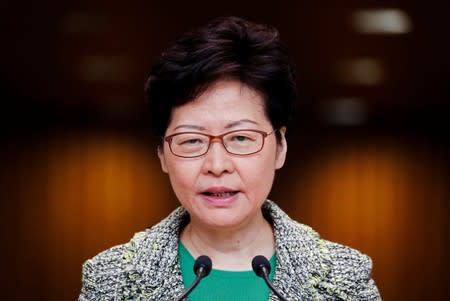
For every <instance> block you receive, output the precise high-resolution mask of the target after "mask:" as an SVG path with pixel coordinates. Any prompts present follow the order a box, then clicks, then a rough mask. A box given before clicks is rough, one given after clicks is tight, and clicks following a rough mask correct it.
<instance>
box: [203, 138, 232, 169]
mask: <svg viewBox="0 0 450 301" xmlns="http://www.w3.org/2000/svg"><path fill="white" fill-rule="evenodd" d="M204 160H205V161H204V162H203V167H202V169H203V173H204V174H212V175H214V176H220V175H222V174H223V173H232V172H233V171H234V163H233V159H232V158H231V154H230V153H228V152H227V150H226V149H225V147H224V146H223V144H222V142H221V141H217V140H216V141H211V145H210V146H209V150H208V152H207V153H206V155H205V158H204Z"/></svg>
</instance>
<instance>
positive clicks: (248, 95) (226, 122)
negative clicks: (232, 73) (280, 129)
mask: <svg viewBox="0 0 450 301" xmlns="http://www.w3.org/2000/svg"><path fill="white" fill-rule="evenodd" d="M239 120H247V121H249V122H244V123H242V122H241V123H239V122H238V121H239ZM252 122H253V123H254V124H257V125H261V126H264V125H266V124H268V125H270V122H269V120H268V119H267V117H266V114H265V109H264V100H263V96H262V94H261V93H259V92H258V91H256V90H254V89H252V88H250V87H248V86H247V85H245V84H243V83H241V82H239V81H234V80H223V81H218V82H215V83H214V84H212V85H211V86H210V87H209V88H208V89H206V90H205V92H203V93H202V94H201V95H200V96H199V97H197V98H195V99H194V100H192V101H190V102H188V103H186V104H184V105H182V106H179V107H176V108H174V109H173V110H172V116H171V121H170V123H169V127H168V131H171V130H174V129H175V128H178V127H180V126H182V125H194V126H197V127H201V128H204V129H205V130H215V129H217V130H222V129H224V128H227V127H230V124H237V125H238V126H240V125H241V124H242V125H243V124H245V123H248V126H251V125H252V124H251V123H252ZM246 125H247V124H246ZM252 127H254V126H252Z"/></svg>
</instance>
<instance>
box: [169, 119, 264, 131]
mask: <svg viewBox="0 0 450 301" xmlns="http://www.w3.org/2000/svg"><path fill="white" fill-rule="evenodd" d="M245 123H251V124H254V125H259V123H258V122H256V121H253V120H250V119H241V120H237V121H233V122H231V123H229V124H227V125H226V126H225V128H226V129H231V128H234V127H237V126H239V125H242V124H245ZM178 129H189V130H197V131H205V130H206V128H205V127H203V126H200V125H195V124H180V125H178V126H176V127H175V128H174V129H173V130H174V131H176V130H178Z"/></svg>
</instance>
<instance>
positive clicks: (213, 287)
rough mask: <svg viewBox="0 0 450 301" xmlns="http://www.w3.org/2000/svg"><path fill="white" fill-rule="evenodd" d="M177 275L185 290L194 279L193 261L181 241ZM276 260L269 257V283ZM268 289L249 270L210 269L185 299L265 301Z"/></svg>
mask: <svg viewBox="0 0 450 301" xmlns="http://www.w3.org/2000/svg"><path fill="white" fill-rule="evenodd" d="M178 255H179V258H180V265H181V274H182V276H183V282H184V287H185V288H188V287H189V286H190V285H191V284H192V282H193V281H194V279H195V274H194V270H193V267H194V262H195V258H194V257H193V256H192V255H191V254H190V253H189V251H188V250H187V249H186V247H185V246H184V245H183V243H182V242H181V241H179V243H178ZM275 264H276V257H275V254H274V255H273V256H272V257H271V258H270V266H271V268H272V269H271V272H270V275H269V279H270V281H272V280H273V276H274V274H275ZM269 292H270V289H269V287H267V285H266V284H265V282H264V279H262V278H261V277H258V276H256V275H255V273H254V272H253V270H250V271H242V272H241V271H239V272H236V271H224V270H216V269H212V270H211V273H210V274H209V275H208V276H207V277H206V278H204V279H202V281H201V282H200V283H199V284H198V286H197V287H196V288H195V289H194V290H193V291H192V292H191V294H190V295H189V297H188V300H189V301H222V300H227V301H228V300H233V301H267V300H268V299H269Z"/></svg>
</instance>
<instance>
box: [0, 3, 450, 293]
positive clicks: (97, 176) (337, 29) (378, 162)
mask: <svg viewBox="0 0 450 301" xmlns="http://www.w3.org/2000/svg"><path fill="white" fill-rule="evenodd" d="M1 7H2V9H1V10H0V16H1V18H0V19H1V21H0V22H1V23H0V24H1V25H2V26H1V31H2V35H1V36H2V39H1V45H2V46H1V47H0V100H1V107H0V114H1V115H0V116H1V123H2V126H1V130H0V135H1V136H0V139H1V140H0V143H1V144H0V163H1V172H0V186H1V187H0V202H1V203H0V209H1V210H0V221H1V225H0V226H1V228H0V231H1V241H2V246H1V251H0V255H1V258H2V259H3V260H2V263H1V265H0V266H1V274H2V275H1V278H2V279H1V281H0V283H1V284H0V285H1V286H2V287H1V291H2V299H8V300H76V298H77V296H78V293H79V290H80V286H81V265H82V263H83V261H84V260H86V259H88V258H90V257H92V256H94V255H95V254H97V253H98V252H99V251H101V250H104V249H105V248H108V247H110V246H112V245H115V244H118V243H123V242H126V241H128V240H129V239H130V238H131V236H132V235H133V233H134V232H137V231H140V230H143V229H145V228H146V227H148V226H151V225H153V224H155V223H157V222H158V221H159V220H160V219H162V218H163V217H165V216H166V215H167V214H168V213H169V212H170V211H171V210H173V209H174V208H175V207H176V206H178V203H177V201H176V199H175V197H174V195H173V194H172V192H171V191H170V186H169V183H168V179H167V178H166V176H165V175H164V174H162V172H161V171H160V167H159V162H158V161H157V157H156V152H155V150H156V149H155V146H154V145H152V144H151V141H150V139H149V138H150V134H149V131H148V126H149V122H148V118H147V115H146V114H147V113H146V107H145V103H144V92H143V86H144V82H145V79H146V76H147V73H148V71H149V68H150V66H151V64H152V62H153V61H154V59H155V58H156V57H157V56H158V55H159V54H160V53H161V51H163V49H164V48H165V47H167V46H168V45H169V44H170V43H171V42H172V41H173V40H175V39H176V37H177V36H179V35H180V34H181V33H182V32H184V31H186V30H188V29H191V28H194V27H197V26H199V25H203V24H205V22H207V21H208V20H210V19H212V18H214V17H218V16H227V15H236V16H240V17H244V18H248V19H249V20H251V21H255V22H260V23H267V24H271V25H273V26H275V27H276V28H278V29H279V31H280V33H281V38H282V40H283V41H284V42H285V43H286V44H287V45H288V47H289V49H290V52H291V55H292V57H293V59H294V61H295V63H296V66H297V74H298V78H297V82H298V89H299V100H298V113H297V116H296V119H295V122H294V123H293V125H292V126H291V127H290V128H289V129H288V144H289V152H288V159H287V164H286V165H285V167H284V168H283V169H282V170H280V171H279V173H278V177H277V179H276V182H275V186H274V189H273V192H272V194H271V196H270V197H271V198H272V199H273V200H275V201H277V202H278V204H279V205H280V206H281V207H282V208H283V209H285V210H286V211H287V212H288V213H289V214H290V215H291V216H292V217H294V218H295V219H297V220H299V221H300V222H302V223H305V224H308V225H310V226H312V227H313V228H315V229H316V230H318V231H319V232H320V234H321V235H322V236H323V237H324V238H326V239H329V240H333V241H337V242H340V243H343V244H347V245H350V246H352V247H354V248H357V249H359V250H361V251H362V252H364V253H366V254H368V255H370V256H371V257H372V259H373V261H374V269H373V277H374V279H375V281H376V283H377V285H378V287H379V289H380V291H381V295H382V297H383V299H384V300H449V292H448V283H449V276H448V268H450V264H449V256H448V254H449V251H450V250H449V243H450V236H449V229H450V225H449V223H450V222H449V219H448V217H449V207H450V204H449V200H450V199H449V196H450V185H449V184H450V183H449V179H450V166H449V163H450V160H449V156H448V153H449V149H450V144H449V135H448V126H449V118H448V115H449V113H450V105H449V100H450V59H449V53H450V43H449V33H448V29H449V24H448V9H449V8H450V7H449V4H447V1H441V2H440V3H439V2H437V1H394V0H391V1H383V0H380V1H358V0H345V1H344V0H343V1H336V2H331V1H323V0H317V1H303V0H299V1H291V2H287V1H279V2H271V3H266V4H265V3H263V2H260V1H234V0H230V1H222V2H214V3H213V2H200V1H186V2H180V3H174V2H170V1H149V0H147V1H143V0H137V1H128V2H122V1H101V0H91V1H49V0H44V1H35V2H30V3H22V2H18V1H16V2H12V1H10V2H8V3H2V4H1Z"/></svg>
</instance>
